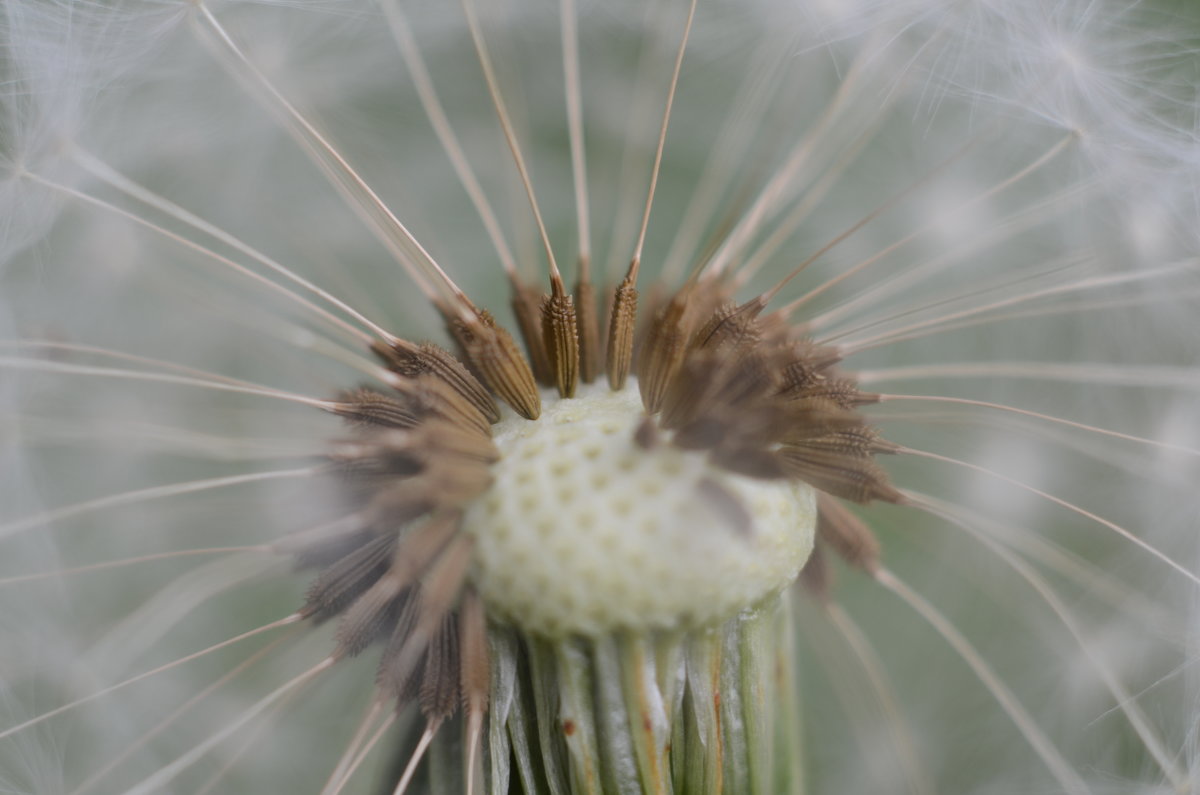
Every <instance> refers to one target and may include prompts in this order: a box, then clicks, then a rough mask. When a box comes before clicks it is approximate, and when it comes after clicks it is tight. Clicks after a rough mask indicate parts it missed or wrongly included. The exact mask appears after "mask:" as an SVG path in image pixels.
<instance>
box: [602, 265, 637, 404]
mask: <svg viewBox="0 0 1200 795" xmlns="http://www.w3.org/2000/svg"><path fill="white" fill-rule="evenodd" d="M637 299H638V292H637V288H636V287H634V286H633V281H632V280H631V279H630V278H629V277H626V278H625V280H624V281H622V282H621V284H620V285H618V286H617V290H616V292H615V293H614V294H613V304H612V313H611V315H610V316H609V317H610V319H609V324H608V348H607V351H608V360H607V362H606V368H607V371H608V385H609V386H610V387H611V388H612V389H613V390H615V391H619V390H621V389H624V388H625V379H626V378H628V377H629V369H630V367H631V366H632V365H633V330H634V326H635V324H636V323H637Z"/></svg>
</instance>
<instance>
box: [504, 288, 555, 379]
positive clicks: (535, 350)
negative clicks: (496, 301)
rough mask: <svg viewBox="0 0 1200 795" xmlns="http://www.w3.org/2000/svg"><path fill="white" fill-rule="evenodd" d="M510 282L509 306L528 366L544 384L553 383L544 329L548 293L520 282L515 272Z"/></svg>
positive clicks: (552, 371) (552, 372) (535, 377)
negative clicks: (526, 354) (544, 305)
mask: <svg viewBox="0 0 1200 795" xmlns="http://www.w3.org/2000/svg"><path fill="white" fill-rule="evenodd" d="M509 284H510V286H511V288H512V296H511V297H510V298H509V305H510V306H511V307H512V311H513V316H514V317H515V318H516V319H517V331H518V332H519V333H520V334H521V339H522V340H523V341H524V343H525V350H526V352H527V353H528V354H529V365H530V368H531V369H532V370H533V377H534V379H535V380H536V381H537V382H538V383H539V384H542V385H544V386H552V385H553V384H554V370H553V369H552V368H551V366H550V357H549V355H548V354H547V350H546V339H545V335H544V332H543V331H542V315H541V307H542V301H543V300H545V296H544V295H543V294H542V292H541V291H540V290H538V289H537V288H534V287H531V286H529V285H527V284H525V283H524V282H522V281H520V280H519V279H518V278H517V277H516V276H515V275H514V276H512V277H510V279H509Z"/></svg>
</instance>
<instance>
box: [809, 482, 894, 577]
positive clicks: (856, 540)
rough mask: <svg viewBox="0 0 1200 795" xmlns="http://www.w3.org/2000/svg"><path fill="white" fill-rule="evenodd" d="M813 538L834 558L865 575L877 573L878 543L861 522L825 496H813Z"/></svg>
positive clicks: (844, 507) (850, 512)
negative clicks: (821, 543) (815, 537)
mask: <svg viewBox="0 0 1200 795" xmlns="http://www.w3.org/2000/svg"><path fill="white" fill-rule="evenodd" d="M817 537H818V538H819V539H820V540H821V541H822V542H824V543H826V544H828V545H829V547H830V548H831V549H832V550H833V551H834V552H836V553H837V555H838V557H840V558H841V559H842V560H844V561H846V563H847V564H849V565H850V566H853V567H855V568H857V569H862V570H863V571H865V572H867V573H868V574H874V573H875V572H876V571H878V570H879V542H878V541H877V540H876V539H875V534H874V533H872V532H871V530H870V528H868V527H867V525H866V523H864V522H863V521H862V520H861V519H859V518H858V517H857V516H855V515H854V513H853V512H852V511H851V510H850V509H849V508H847V507H846V506H844V505H842V504H841V503H840V502H838V501H837V500H836V499H834V498H833V497H830V496H829V495H828V494H820V495H818V496H817Z"/></svg>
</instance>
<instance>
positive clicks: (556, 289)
mask: <svg viewBox="0 0 1200 795" xmlns="http://www.w3.org/2000/svg"><path fill="white" fill-rule="evenodd" d="M541 311H542V339H543V340H544V341H545V343H546V356H547V357H548V358H549V359H550V369H551V370H552V371H553V373H554V385H555V386H556V387H558V394H559V395H561V396H562V397H565V398H570V397H575V385H576V383H577V382H578V381H579V332H578V330H577V325H576V317H575V299H573V298H572V297H571V296H570V294H569V293H567V291H566V288H564V287H563V283H562V279H560V278H558V277H557V276H555V277H552V278H551V279H550V295H548V296H546V297H544V298H543V299H542V306H541Z"/></svg>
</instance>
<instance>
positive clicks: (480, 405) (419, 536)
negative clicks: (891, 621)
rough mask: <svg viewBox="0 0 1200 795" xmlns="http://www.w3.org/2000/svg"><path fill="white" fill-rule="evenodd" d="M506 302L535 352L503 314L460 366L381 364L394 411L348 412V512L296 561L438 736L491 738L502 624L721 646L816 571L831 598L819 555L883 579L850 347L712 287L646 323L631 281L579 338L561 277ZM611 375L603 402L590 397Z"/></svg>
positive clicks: (392, 359) (887, 494)
mask: <svg viewBox="0 0 1200 795" xmlns="http://www.w3.org/2000/svg"><path fill="white" fill-rule="evenodd" d="M513 287H514V289H513V295H514V298H513V301H512V306H513V308H514V310H515V312H516V316H517V320H518V323H517V325H518V327H519V329H520V330H521V333H522V336H523V337H524V348H525V352H524V353H523V352H522V351H521V349H520V347H519V346H518V344H517V343H516V342H515V340H514V339H513V338H512V337H511V336H509V334H508V333H507V332H506V331H505V330H504V329H503V328H502V327H500V326H499V325H498V324H497V323H496V322H495V321H494V320H493V318H492V316H491V315H490V314H488V313H487V312H486V311H483V310H479V309H476V308H475V307H474V305H473V304H466V305H465V307H463V308H457V309H456V308H453V307H451V306H450V305H446V306H443V307H442V310H443V315H444V317H445V319H446V322H447V328H448V329H449V330H450V332H451V334H452V336H453V337H454V339H455V340H456V341H457V344H458V357H455V356H454V355H452V354H451V353H449V352H448V351H446V350H444V349H442V348H439V347H437V346H435V345H432V344H419V345H418V344H413V343H410V342H407V341H404V340H400V339H390V340H388V341H386V342H379V343H376V344H375V345H374V346H373V350H374V352H375V354H376V355H377V356H378V358H379V359H380V360H381V361H382V362H383V363H384V364H385V366H386V367H387V369H388V371H389V372H390V373H391V378H392V380H391V386H392V390H391V391H390V392H386V393H385V392H383V391H379V390H377V389H373V388H367V387H363V388H359V389H356V390H353V391H348V392H346V393H344V394H343V395H342V396H341V397H340V399H339V401H338V402H337V403H336V409H335V410H336V412H337V413H338V414H340V415H341V416H343V417H344V418H345V419H346V420H347V421H348V423H349V424H350V426H351V427H352V428H353V431H354V433H353V436H352V438H349V439H347V440H344V441H342V442H339V443H337V444H335V445H334V447H333V450H332V452H331V457H332V458H333V460H334V461H335V462H336V464H337V466H338V468H339V471H340V472H341V476H342V480H343V482H344V485H345V489H346V492H347V494H348V495H349V498H350V500H351V502H352V504H353V505H354V506H355V511H354V513H353V514H352V516H351V517H350V518H349V519H347V520H342V521H341V522H339V523H338V525H337V526H336V527H334V528H325V529H323V530H322V531H321V532H320V534H319V536H318V537H317V538H315V539H313V538H306V539H304V540H302V541H301V542H300V543H299V546H298V547H297V550H296V554H297V557H298V559H299V560H300V562H301V563H302V564H303V565H305V566H309V567H319V568H320V569H321V572H320V574H319V576H318V577H317V580H316V582H315V583H313V585H312V587H311V589H310V591H309V594H308V602H307V605H306V606H305V608H304V611H303V612H304V614H305V615H307V616H309V617H310V618H311V619H313V620H314V621H318V622H320V621H325V620H329V619H334V618H336V619H337V621H338V627H337V633H336V638H337V644H338V649H337V655H338V656H344V655H354V654H358V653H359V652H361V651H363V650H364V649H366V648H367V647H368V646H370V645H372V644H373V643H380V644H382V645H383V647H384V651H383V655H382V659H381V662H380V665H379V673H378V685H379V688H380V692H381V693H382V694H385V695H386V696H388V697H390V698H392V699H394V700H395V701H396V702H397V707H398V708H400V707H403V706H405V705H406V704H407V703H409V702H412V701H413V700H416V701H418V702H419V704H420V708H421V710H422V713H423V714H424V716H425V718H426V720H427V722H428V724H429V726H430V727H431V728H436V727H437V726H438V725H439V724H440V723H441V722H442V721H444V720H445V719H446V718H448V717H450V716H451V715H453V714H454V713H455V712H456V711H457V710H458V708H459V706H460V705H463V704H465V705H466V707H467V710H468V712H469V715H468V717H469V720H470V723H471V725H473V726H475V727H477V728H476V730H478V727H479V726H480V725H481V723H482V718H483V713H484V710H485V709H486V707H487V703H488V694H489V687H490V684H489V679H488V671H489V661H488V650H489V642H488V637H487V635H488V622H487V620H486V619H485V615H487V616H490V618H491V619H492V621H493V623H495V622H500V624H502V625H507V626H509V627H511V628H513V629H515V631H517V632H518V633H519V634H525V635H529V636H530V637H532V638H541V639H542V641H561V640H566V639H568V638H569V637H571V636H583V637H588V638H591V639H593V640H594V639H596V638H598V637H601V636H603V635H604V634H605V633H618V632H622V631H628V630H637V631H643V630H649V629H653V630H655V631H680V630H684V629H687V628H688V627H698V628H704V627H713V626H718V625H719V624H720V622H721V621H723V620H726V619H728V618H729V617H730V616H732V615H734V614H736V613H738V611H742V610H745V609H748V608H751V607H753V606H754V605H755V604H757V603H759V602H761V601H762V600H763V599H765V598H767V597H769V596H771V595H773V594H778V593H779V592H780V591H781V590H782V589H784V588H785V587H787V586H788V585H790V584H791V582H792V581H794V579H795V578H796V575H797V573H798V572H799V571H800V569H801V567H803V566H804V565H805V563H806V561H807V562H808V570H807V573H806V576H805V582H807V583H808V584H810V585H811V586H813V587H815V588H817V589H818V590H822V591H823V590H824V589H825V588H826V587H827V585H826V580H827V574H826V572H825V568H824V564H823V562H822V561H823V557H822V549H823V548H824V547H829V548H831V549H833V550H834V551H836V552H837V553H839V554H841V555H842V556H843V557H844V558H846V559H847V560H849V561H850V562H852V563H853V564H855V565H859V566H866V567H870V566H871V565H873V564H872V561H873V559H874V556H875V547H874V542H873V540H872V539H871V537H870V533H869V531H867V530H866V528H865V527H864V526H863V525H862V524H861V523H860V522H859V521H858V520H856V519H855V518H854V517H853V515H852V514H851V513H850V512H849V511H847V510H846V509H844V508H842V507H841V506H840V505H839V504H838V502H837V499H836V498H841V499H845V500H850V501H854V502H860V503H861V502H867V501H870V500H887V501H891V502H900V501H902V499H903V498H902V496H901V495H900V493H899V492H897V491H896V490H895V489H894V488H893V487H892V486H891V485H890V484H889V482H888V479H887V476H886V475H885V474H884V472H883V470H882V469H881V468H880V467H879V466H878V464H877V463H876V462H875V455H876V454H879V453H888V452H895V451H896V450H897V449H898V448H896V447H894V446H892V445H890V444H889V443H887V442H886V441H884V440H882V439H881V438H880V437H879V435H878V433H877V432H876V431H875V430H874V429H873V428H871V427H870V426H869V425H868V424H867V423H866V421H865V419H864V417H863V415H862V414H861V413H860V412H859V411H858V409H859V408H860V407H861V406H863V405H864V404H868V403H871V402H872V401H873V400H874V399H875V397H874V396H872V395H871V394H869V393H865V392H862V391H860V390H859V389H858V388H857V386H856V384H855V381H854V380H853V378H851V377H849V376H848V375H846V374H844V373H842V372H840V371H839V370H838V369H837V363H838V360H839V357H838V354H837V352H836V351H835V350H833V349H830V348H824V347H819V346H817V345H814V344H813V343H812V342H811V341H810V340H808V339H806V338H805V337H804V336H803V334H802V332H801V331H800V330H799V329H797V328H796V327H794V326H793V325H792V324H790V323H789V321H788V318H787V317H786V315H785V314H784V313H782V312H774V313H769V314H766V313H765V307H766V300H765V299H764V298H762V297H759V298H756V299H754V300H752V301H749V302H747V303H744V304H740V305H738V304H735V303H734V302H733V301H732V300H731V294H732V289H731V287H730V286H729V285H728V284H726V283H724V282H722V281H721V280H720V279H717V278H708V279H706V278H699V279H696V280H693V281H691V282H689V283H688V284H686V285H685V286H684V287H683V288H682V289H680V290H678V291H677V292H675V293H673V294H671V293H667V292H665V291H657V290H656V293H658V294H659V295H660V296H661V297H659V298H658V299H657V300H654V301H652V302H651V305H650V307H649V309H648V311H645V312H644V313H643V314H644V318H642V317H640V316H639V313H638V312H637V310H636V306H637V291H636V289H635V288H634V287H633V284H632V280H631V279H627V280H626V281H625V282H624V283H622V284H621V285H620V286H619V287H618V288H617V289H616V291H615V293H614V296H613V300H612V303H611V306H610V311H609V313H608V328H607V329H606V330H605V331H606V333H603V334H602V333H599V330H598V329H592V330H585V329H584V327H583V326H581V325H580V324H579V318H581V317H582V318H584V319H585V324H584V325H587V322H590V321H587V320H586V319H588V318H595V317H596V316H597V314H598V313H596V312H595V311H594V309H595V307H593V306H591V305H590V301H588V296H590V295H591V290H590V287H589V286H588V285H587V284H586V283H585V284H583V285H581V287H580V289H578V290H576V291H575V295H574V296H571V295H567V294H566V293H565V292H564V291H563V290H562V289H561V283H560V282H558V281H557V280H554V281H553V283H552V292H551V293H550V294H549V295H546V296H542V297H540V300H535V299H536V298H537V296H536V295H534V294H533V292H532V291H531V290H530V288H528V287H526V286H524V285H521V284H519V283H514V285H513ZM585 306H586V308H584V307H585ZM580 309H582V311H579V310H580ZM601 339H605V340H606V342H607V344H606V345H605V346H604V348H603V349H601V347H600V346H599V344H598V340H601ZM526 354H527V355H526ZM464 363H465V364H464ZM630 369H632V370H633V373H632V374H631V373H630V372H629V370H630ZM602 371H606V372H607V378H608V385H607V388H605V386H603V385H601V384H600V383H598V382H597V383H590V384H589V382H590V381H593V380H598V379H597V377H598V375H599V373H600V372H602ZM631 375H636V379H634V378H631V377H630V376H631ZM635 380H636V389H637V390H638V391H640V400H639V399H638V398H637V397H636V396H635V394H636V393H634V392H632V391H631V390H632V389H633V382H634V381H635ZM579 381H583V382H584V386H582V387H581V386H580V385H579ZM553 390H557V393H558V396H557V397H555V396H553ZM493 395H495V396H497V397H498V398H500V400H501V401H503V403H505V404H507V408H503V409H501V408H499V407H498V404H497V402H496V400H495V399H494V398H493ZM544 401H549V403H547V407H546V408H545V409H544V408H543V402H544ZM575 406H578V407H579V410H578V411H573V410H572V408H573V407H575ZM502 417H506V418H505V419H503V420H502ZM498 422H499V423H500V424H499V425H497V423H498ZM548 429H549V430H548ZM555 429H557V430H555ZM494 432H496V437H495V438H493V433H494ZM539 434H541V436H540V437H539V436H538V435H539ZM534 437H538V440H537V441H536V442H529V441H527V440H529V439H532V438H534ZM521 440H526V441H521ZM498 442H499V444H498ZM522 444H534V445H536V446H535V447H529V448H525V449H523V448H522ZM547 447H554V448H558V449H554V450H547V449H546V448H547ZM530 450H532V451H533V453H536V454H532V453H530V452H529V451H530ZM505 452H508V453H509V458H504V457H503V455H504V453H505ZM588 459H592V461H593V463H592V464H589V463H588ZM618 459H620V460H622V461H624V462H625V463H623V464H622V463H613V462H614V461H617V460H618ZM622 469H624V470H627V471H628V472H629V473H632V474H629V475H628V476H626V477H624V478H623V477H622V475H621V473H620V471H618V470H622ZM685 469H686V472H685V471H684V470H685ZM497 472H499V476H497ZM547 472H549V473H550V474H547ZM580 473H583V474H580ZM589 473H590V474H589ZM589 478H590V481H589ZM635 484H636V485H635ZM634 488H641V489H649V490H650V491H653V492H655V495H656V496H654V497H651V498H649V499H647V498H646V497H645V496H644V495H641V494H639V495H637V496H638V499H637V500H636V501H634V500H630V499H628V496H629V493H631V492H632V490H633V489H634ZM817 491H819V492H820V493H821V495H820V497H819V499H817V498H816V492H817ZM597 500H599V501H602V502H608V503H610V504H617V505H620V504H627V505H628V506H633V507H630V508H629V510H626V511H621V510H608V511H592V510H591V506H592V505H594V504H595V502H596V501H597ZM817 505H819V506H820V508H819V518H818V517H817V513H818V510H817ZM693 506H696V507H694V508H693ZM814 524H815V526H816V528H815V533H816V539H815V546H816V554H812V553H813V552H814V538H813V536H814ZM714 539H715V540H714ZM810 555H811V557H810Z"/></svg>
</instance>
